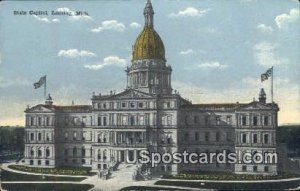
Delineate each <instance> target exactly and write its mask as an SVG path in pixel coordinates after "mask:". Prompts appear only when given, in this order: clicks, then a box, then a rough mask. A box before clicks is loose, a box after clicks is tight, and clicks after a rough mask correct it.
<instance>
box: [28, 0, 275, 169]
mask: <svg viewBox="0 0 300 191" xmlns="http://www.w3.org/2000/svg"><path fill="white" fill-rule="evenodd" d="M153 14H154V11H153V9H152V5H151V2H150V1H147V4H146V8H145V10H144V16H145V28H144V30H143V31H142V33H141V34H140V36H139V37H138V39H137V41H136V44H135V46H134V50H133V54H135V56H134V59H133V60H132V65H131V66H130V67H128V68H127V70H126V74H127V84H128V85H127V87H126V89H125V90H124V91H123V92H120V93H115V92H113V91H111V92H110V94H108V95H101V94H97V95H96V94H93V95H92V98H91V104H90V105H71V106H58V105H54V104H53V101H52V98H51V96H50V95H49V96H48V98H47V100H46V103H45V104H39V105H36V106H34V107H31V108H27V110H26V111H25V113H26V127H25V131H26V137H25V141H26V142H25V143H26V144H25V158H24V160H23V161H24V164H25V165H31V166H37V167H38V166H41V167H55V166H87V167H92V169H93V170H98V169H108V168H111V167H113V166H115V165H116V164H118V163H125V162H127V161H128V160H130V161H132V160H134V159H136V158H138V156H139V152H140V151H142V150H148V151H150V152H159V153H162V154H163V153H166V152H168V153H174V152H183V151H188V152H196V153H209V152H216V153H219V152H223V151H224V150H225V151H228V152H229V151H230V152H240V153H245V152H250V153H254V152H260V153H265V152H276V133H275V132H276V128H277V112H278V110H279V108H278V106H277V104H275V103H266V95H265V93H264V91H263V90H261V92H260V95H259V101H253V102H250V103H226V104H222V103H221V104H192V103H191V102H189V101H187V100H185V99H183V98H182V97H181V96H180V95H179V94H178V93H177V92H174V91H173V90H172V87H171V72H172V69H171V66H169V65H167V64H166V60H165V55H164V52H165V51H164V46H163V44H162V41H161V39H160V37H159V36H158V34H157V33H156V32H155V30H154V28H153ZM147 38H149V40H147ZM145 39H146V40H145ZM149 43H150V44H149ZM141 47H142V48H141ZM149 169H150V171H151V173H152V174H165V173H171V174H176V173H178V172H180V171H187V170H193V171H194V170H197V171H198V170H203V171H231V172H235V173H246V174H249V173H253V174H276V173H277V165H276V164H274V165H264V164H259V165H257V164H243V163H235V164H228V163H226V164H219V163H216V162H214V163H212V164H157V165H156V166H155V167H153V168H149Z"/></svg>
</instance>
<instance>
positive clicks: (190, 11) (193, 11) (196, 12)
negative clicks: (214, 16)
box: [169, 7, 209, 17]
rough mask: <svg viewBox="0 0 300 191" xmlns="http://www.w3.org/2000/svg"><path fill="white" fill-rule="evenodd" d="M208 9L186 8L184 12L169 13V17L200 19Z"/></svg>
mask: <svg viewBox="0 0 300 191" xmlns="http://www.w3.org/2000/svg"><path fill="white" fill-rule="evenodd" d="M208 11H209V9H197V8H194V7H187V8H186V9H184V10H181V11H178V12H177V13H171V14H170V15H169V16H170V17H201V16H203V15H205V14H206V13H207V12H208Z"/></svg>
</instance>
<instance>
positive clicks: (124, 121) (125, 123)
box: [122, 116, 127, 125]
mask: <svg viewBox="0 0 300 191" xmlns="http://www.w3.org/2000/svg"><path fill="white" fill-rule="evenodd" d="M122 125H127V116H122Z"/></svg>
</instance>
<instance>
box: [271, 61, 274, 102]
mask: <svg viewBox="0 0 300 191" xmlns="http://www.w3.org/2000/svg"><path fill="white" fill-rule="evenodd" d="M273 77H274V69H273V66H272V76H271V99H272V103H273Z"/></svg>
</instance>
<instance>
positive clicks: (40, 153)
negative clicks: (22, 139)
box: [38, 149, 42, 157]
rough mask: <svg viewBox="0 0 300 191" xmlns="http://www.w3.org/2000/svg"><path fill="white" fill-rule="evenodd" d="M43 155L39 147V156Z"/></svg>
mask: <svg viewBox="0 0 300 191" xmlns="http://www.w3.org/2000/svg"><path fill="white" fill-rule="evenodd" d="M41 156H42V150H41V149H39V150H38V157H41Z"/></svg>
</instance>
